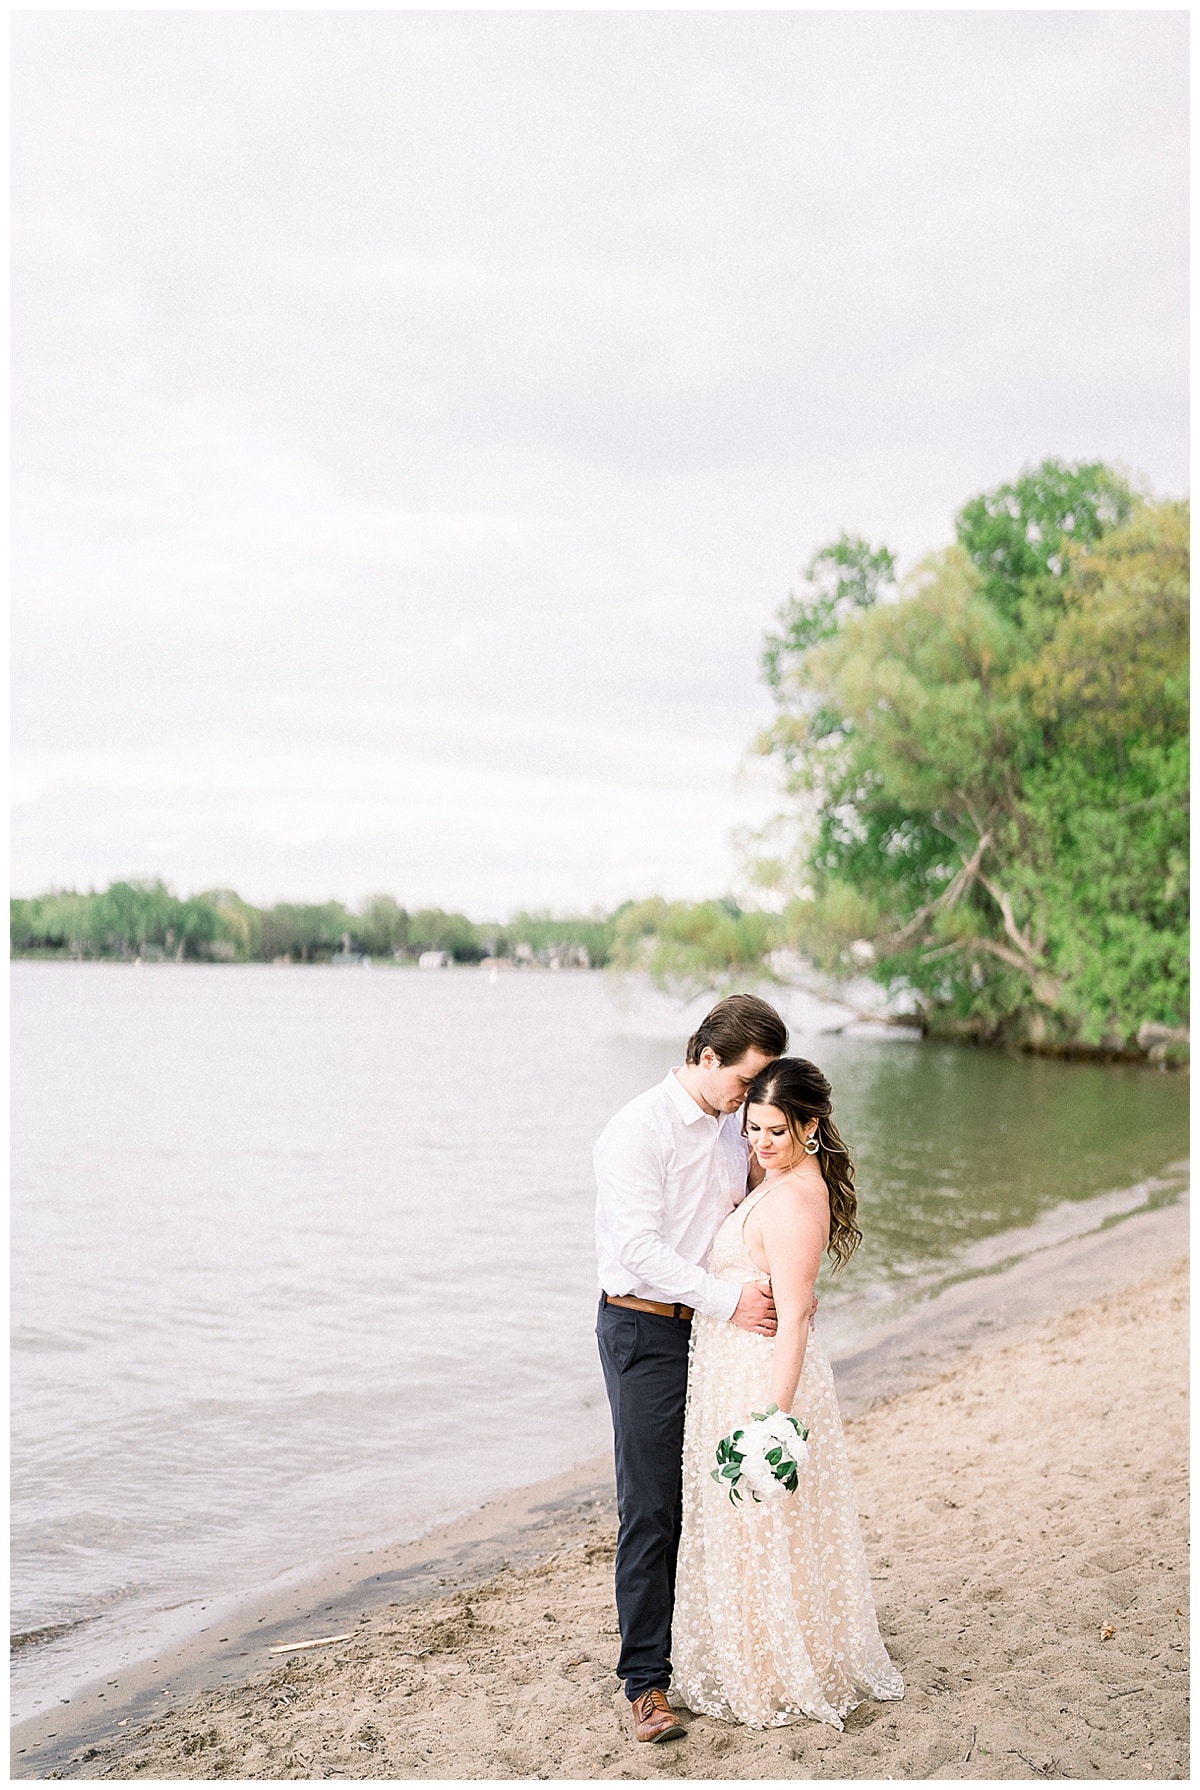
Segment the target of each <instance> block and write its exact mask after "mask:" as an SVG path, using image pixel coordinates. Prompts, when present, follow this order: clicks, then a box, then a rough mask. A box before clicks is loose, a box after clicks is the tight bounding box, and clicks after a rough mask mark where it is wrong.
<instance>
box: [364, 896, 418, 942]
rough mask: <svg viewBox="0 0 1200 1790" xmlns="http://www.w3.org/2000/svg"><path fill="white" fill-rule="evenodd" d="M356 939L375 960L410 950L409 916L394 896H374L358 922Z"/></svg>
mask: <svg viewBox="0 0 1200 1790" xmlns="http://www.w3.org/2000/svg"><path fill="white" fill-rule="evenodd" d="M354 936H355V938H356V939H357V941H358V943H359V944H360V945H361V946H362V948H363V950H364V951H366V952H368V953H369V955H370V956H372V957H394V956H395V954H396V952H397V951H407V950H408V948H409V922H408V914H407V912H406V911H405V909H404V908H402V907H401V906H400V904H399V902H398V901H397V900H396V899H395V897H394V896H392V895H372V896H371V897H370V899H369V900H368V901H367V902H366V903H365V904H364V906H363V909H362V912H361V913H360V914H359V915H358V917H357V919H356V920H355V922H354Z"/></svg>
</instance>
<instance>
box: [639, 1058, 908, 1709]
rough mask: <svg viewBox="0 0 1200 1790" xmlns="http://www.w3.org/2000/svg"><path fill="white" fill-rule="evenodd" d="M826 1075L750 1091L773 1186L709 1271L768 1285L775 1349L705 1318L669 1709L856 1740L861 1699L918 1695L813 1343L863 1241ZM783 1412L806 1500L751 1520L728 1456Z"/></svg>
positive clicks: (779, 1502)
mask: <svg viewBox="0 0 1200 1790" xmlns="http://www.w3.org/2000/svg"><path fill="white" fill-rule="evenodd" d="M832 1112H833V1107H832V1103H831V1100H830V1088H829V1083H828V1082H827V1081H826V1080H825V1077H824V1076H823V1075H822V1074H821V1071H820V1070H819V1069H818V1068H817V1067H816V1065H815V1064H813V1063H808V1062H805V1061H803V1060H802V1059H800V1058H797V1057H781V1058H780V1059H779V1061H778V1062H775V1063H771V1064H770V1065H769V1066H768V1067H767V1068H766V1069H764V1070H763V1071H762V1072H761V1074H759V1075H757V1076H756V1077H755V1079H754V1081H753V1082H752V1083H751V1084H750V1087H749V1088H748V1090H747V1093H746V1104H745V1107H744V1108H743V1118H742V1129H743V1133H744V1135H745V1136H746V1138H747V1139H748V1141H749V1144H750V1148H751V1150H752V1151H753V1153H754V1155H755V1156H756V1157H757V1159H758V1162H759V1163H760V1165H761V1167H762V1169H763V1180H762V1182H761V1183H760V1185H759V1186H758V1187H757V1188H756V1189H755V1190H754V1192H753V1193H751V1194H750V1195H749V1196H748V1198H746V1199H745V1200H744V1201H743V1202H742V1204H741V1205H740V1206H739V1207H738V1208H737V1210H736V1211H735V1212H733V1213H732V1214H731V1215H730V1217H729V1218H727V1219H726V1221H725V1223H724V1224H723V1225H722V1227H721V1229H720V1230H719V1231H718V1232H717V1236H716V1239H715V1241H714V1243H713V1246H712V1249H711V1251H710V1253H709V1260H708V1267H709V1271H710V1273H713V1274H716V1275H717V1276H719V1277H720V1278H721V1279H726V1280H746V1279H747V1278H750V1277H754V1278H757V1279H758V1280H760V1281H767V1280H769V1281H770V1283H771V1288H772V1291H773V1293H774V1295H775V1305H776V1309H777V1312H778V1317H779V1331H778V1335H777V1336H776V1337H775V1338H774V1339H771V1338H767V1337H763V1336H758V1335H754V1334H752V1333H750V1332H749V1331H745V1330H739V1329H736V1328H735V1327H734V1326H733V1325H732V1324H723V1323H721V1322H720V1321H719V1320H718V1319H716V1318H708V1317H704V1316H703V1315H701V1314H700V1313H697V1315H696V1317H695V1319H694V1320H693V1324H692V1359H691V1366H690V1370H689V1378H688V1402H687V1416H686V1419H685V1427H684V1442H683V1536H682V1540H681V1543H680V1551H679V1567H678V1578H677V1583H676V1593H675V1616H674V1621H673V1624H672V1639H673V1653H674V1676H673V1679H672V1685H671V1701H672V1702H673V1703H674V1704H676V1705H677V1706H678V1705H682V1706H683V1707H684V1708H687V1709H692V1710H695V1711H696V1713H697V1714H701V1715H713V1716H720V1717H722V1718H723V1719H724V1720H726V1721H737V1722H745V1723H746V1724H747V1725H748V1726H750V1727H752V1728H768V1727H776V1726H779V1725H781V1724H783V1723H786V1722H796V1721H800V1720H801V1719H802V1718H803V1717H805V1716H813V1717H815V1718H816V1719H817V1720H818V1721H823V1722H829V1723H831V1724H832V1725H833V1726H834V1727H835V1728H840V1727H841V1726H842V1718H843V1717H844V1716H845V1715H847V1714H848V1712H849V1711H850V1710H851V1709H853V1708H854V1707H855V1706H856V1705H857V1704H858V1703H859V1702H861V1701H862V1700H863V1698H864V1697H875V1698H879V1699H891V1698H895V1697H901V1696H903V1694H904V1685H903V1682H902V1680H901V1677H900V1674H899V1673H898V1672H897V1670H896V1668H895V1667H894V1666H893V1665H892V1663H891V1661H890V1660H889V1658H888V1656H887V1652H886V1650H885V1648H884V1645H883V1642H882V1640H881V1639H880V1636H879V1625H878V1622H877V1619H876V1615H875V1602H874V1599H873V1597H872V1595H871V1581H870V1578H869V1576H868V1573H867V1561H866V1555H865V1553H864V1550H863V1544H862V1536H861V1534H860V1532H859V1527H858V1517H857V1514H856V1512H855V1508H854V1495H853V1491H852V1488H851V1484H850V1472H849V1468H848V1465H847V1462H846V1449H845V1444H844V1442H843V1439H842V1424H841V1418H840V1416H839V1414H838V1407H837V1397H836V1395H835V1392H834V1387H833V1373H832V1370H831V1369H830V1366H829V1361H828V1359H827V1357H826V1355H825V1351H824V1350H823V1349H822V1348H821V1345H820V1344H819V1343H818V1342H817V1341H816V1339H815V1337H813V1336H810V1334H809V1330H810V1325H809V1316H810V1313H811V1311H812V1308H813V1296H814V1286H815V1283H816V1278H817V1271H818V1269H819V1267H820V1265H821V1255H822V1252H823V1251H824V1250H825V1249H828V1251H829V1254H830V1257H831V1258H832V1260H833V1263H834V1266H835V1268H840V1267H841V1266H842V1265H843V1264H844V1263H845V1262H846V1261H847V1260H848V1259H849V1257H850V1255H851V1254H852V1252H853V1251H854V1249H855V1248H856V1247H857V1245H858V1244H859V1243H860V1242H861V1240H862V1233H861V1231H860V1230H859V1229H858V1226H857V1223H856V1222H855V1218H856V1210H857V1205H856V1200H855V1196H854V1170H853V1166H852V1164H851V1161H850V1157H849V1154H848V1153H847V1151H846V1148H845V1145H844V1144H843V1143H842V1140H841V1138H840V1137H839V1136H838V1131H837V1127H836V1126H835V1124H834V1122H833V1118H832ZM769 1404H776V1405H778V1407H779V1409H780V1410H781V1411H784V1412H791V1413H792V1414H793V1415H794V1416H796V1417H797V1418H799V1419H800V1421H801V1422H802V1423H804V1424H806V1425H807V1426H808V1429H809V1438H808V1459H807V1462H806V1463H805V1465H804V1466H803V1467H802V1469H801V1472H800V1483H799V1487H798V1489H797V1490H796V1491H795V1492H793V1493H790V1494H786V1493H785V1494H781V1495H780V1496H779V1497H778V1498H771V1499H769V1500H764V1501H763V1502H762V1503H756V1502H755V1501H754V1500H753V1499H752V1498H750V1497H749V1496H747V1497H746V1498H744V1499H743V1501H742V1503H741V1504H740V1505H738V1506H737V1507H735V1506H733V1505H732V1504H731V1503H730V1499H729V1496H728V1492H727V1489H726V1488H725V1487H724V1486H722V1485H718V1484H717V1483H715V1482H714V1480H713V1479H712V1477H711V1473H712V1468H713V1466H714V1465H715V1462H716V1447H717V1443H718V1442H719V1441H720V1440H721V1438H722V1437H723V1436H727V1435H729V1434H730V1433H731V1431H732V1430H734V1429H735V1428H737V1427H738V1426H739V1425H740V1424H743V1423H745V1421H746V1420H747V1419H748V1418H749V1417H750V1416H751V1415H752V1414H753V1413H754V1412H756V1411H757V1412H760V1413H761V1412H763V1411H765V1410H766V1408H767V1406H768V1405H769Z"/></svg>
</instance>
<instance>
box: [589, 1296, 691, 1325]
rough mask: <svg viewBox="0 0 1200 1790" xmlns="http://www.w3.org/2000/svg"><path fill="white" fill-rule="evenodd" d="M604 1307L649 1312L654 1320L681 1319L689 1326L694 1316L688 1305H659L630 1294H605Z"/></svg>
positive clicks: (656, 1302) (651, 1300) (653, 1300)
mask: <svg viewBox="0 0 1200 1790" xmlns="http://www.w3.org/2000/svg"><path fill="white" fill-rule="evenodd" d="M604 1303H605V1305H620V1306H623V1307H624V1308H625V1310H626V1311H650V1312H653V1313H654V1316H655V1317H656V1318H682V1319H683V1321H684V1323H685V1324H690V1323H691V1321H692V1319H693V1317H694V1316H695V1313H694V1311H693V1310H692V1308H691V1306H690V1305H660V1304H659V1302H658V1300H657V1299H635V1298H634V1297H633V1294H632V1293H605V1295H604Z"/></svg>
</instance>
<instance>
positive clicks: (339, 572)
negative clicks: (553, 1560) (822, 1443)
mask: <svg viewBox="0 0 1200 1790" xmlns="http://www.w3.org/2000/svg"><path fill="white" fill-rule="evenodd" d="M1186 30H1187V23H1186V16H1185V14H1183V13H1182V12H1160V13H1153V12H1125V13H1113V12H1107V13H1087V12H1072V13H1036V12H1009V13H979V12H974V13H965V12H964V13H931V12H924V13H908V14H905V13H896V12H891V13H862V12H860V13H841V14H839V13H807V14H806V13H800V12H791V13H784V12H778V13H766V12H757V13H732V12H728V13H712V12H708V13H661V12H658V13H629V12H614V13H570V12H557V13H536V12H532V13H531V12H513V13H501V12H491V13H457V14H448V13H423V14H422V13H405V12H375V13H371V12H357V13H335V12H324V13H320V12H317V13H314V12H306V13H299V12H295V13H270V12H267V13H263V12H259V13H248V12H243V13H236V12H235V13H223V14H205V13H201V12H191V13H171V12H125V13H120V14H116V13H112V14H105V13H101V12H60V13H57V14H50V13H47V14H30V13H26V14H24V15H21V14H18V15H17V18H16V30H15V54H14V78H15V114H14V129H15V199H14V223H15V235H16V261H17V278H16V298H15V308H14V317H15V343H16V347H15V361H14V394H15V413H16V434H15V449H14V468H15V489H16V498H15V510H14V532H15V548H16V589H15V605H14V607H15V660H14V664H15V674H16V688H15V702H14V714H15V769H16V796H17V806H16V817H15V835H14V837H15V845H14V871H13V880H14V887H15V889H16V890H17V892H19V893H31V892H34V891H36V890H40V889H43V888H46V887H49V886H51V885H60V886H61V885H72V884H74V885H77V886H86V885H88V884H91V883H94V884H97V885H101V886H102V885H103V884H104V883H105V882H106V881H107V880H108V879H109V878H111V877H115V876H123V875H124V876H129V875H135V876H137V875H141V876H144V875H150V874H154V873H159V874H162V875H164V876H165V877H166V878H167V879H168V880H169V881H170V882H172V883H173V884H174V885H175V886H176V887H177V888H178V889H180V890H181V891H190V890H195V889H200V888H204V887H211V886H214V885H225V886H233V887H235V888H237V889H239V890H240V891H241V892H242V893H243V894H244V895H246V896H247V897H249V898H250V899H252V900H260V901H262V900H273V899H288V898H291V899H302V900H303V899H311V900H319V899H325V898H327V897H329V896H338V897H340V898H342V899H345V900H350V901H354V900H356V899H358V898H360V897H361V896H363V895H365V894H367V893H368V892H370V891H372V890H376V889H383V890H390V891H391V892H393V893H395V894H396V895H397V896H398V897H399V898H400V899H401V900H402V901H405V902H407V903H408V904H409V905H419V904H422V903H430V902H436V903H440V904H442V905H444V906H448V907H461V908H463V909H465V910H466V911H467V912H468V913H470V914H472V915H474V916H476V917H489V916H496V917H499V916H503V915H504V914H506V913H508V912H509V911H510V910H511V909H513V908H515V907H516V906H518V905H545V906H550V907H552V908H554V909H557V910H564V909H569V908H575V907H589V906H591V905H593V904H596V903H600V904H604V905H608V904H611V903H614V902H616V901H618V900H620V899H622V898H623V897H625V896H629V895H645V894H650V893H654V892H660V893H663V894H666V895H668V896H693V897H699V896H704V895H709V894H718V893H721V892H723V891H724V890H726V889H728V888H731V887H734V886H736V881H737V868H736V854H735V852H734V850H733V848H732V847H731V843H730V835H731V832H732V830H733V829H734V828H735V827H736V826H738V825H745V824H754V823H757V822H759V821H761V820H762V819H763V818H765V816H766V815H767V813H768V812H769V811H770V808H771V807H772V805H773V800H774V798H773V795H772V791H771V788H770V784H769V780H768V779H767V778H766V775H765V772H764V770H763V768H762V767H761V766H759V767H757V768H754V767H752V769H751V771H750V772H749V773H748V774H747V773H742V772H740V771H739V766H740V765H741V764H742V762H743V759H744V756H745V751H746V747H747V745H748V743H749V741H750V740H751V738H752V737H753V735H754V733H755V731H756V730H757V729H758V728H760V727H761V726H762V725H763V724H764V723H765V722H766V721H767V720H768V718H769V714H770V705H769V701H768V698H767V695H766V692H765V690H764V688H763V686H762V684H761V682H760V681H759V676H758V653H759V647H760V642H761V637H762V634H763V631H764V629H765V628H766V627H767V626H768V625H769V623H770V621H771V618H772V615H773V613H774V611H775V610H776V609H777V607H778V605H779V604H780V603H781V602H782V600H783V599H784V598H785V596H786V594H787V592H788V589H789V587H790V586H792V585H794V584H795V583H796V582H797V579H798V576H799V573H800V571H801V569H802V567H803V566H804V564H805V563H806V562H807V560H808V559H809V557H810V556H811V554H812V552H813V551H814V550H815V549H816V548H817V547H819V546H820V545H822V544H823V543H824V542H825V541H827V540H829V539H830V538H832V537H833V536H835V535H836V534H837V532H838V531H839V530H840V529H841V528H843V527H844V528H848V529H850V530H853V531H856V532H861V533H863V534H865V535H867V536H868V537H869V538H870V539H872V540H873V541H883V542H886V543H888V544H889V545H891V546H892V547H893V549H894V550H896V551H898V552H899V553H900V555H901V557H902V562H903V563H906V564H911V563H912V561H913V560H914V559H915V558H916V557H918V556H919V555H920V554H921V553H922V552H923V551H925V550H927V549H928V548H930V547H932V546H935V545H938V544H940V543H942V542H944V541H946V540H948V539H950V538H951V534H952V527H953V515H954V511H955V510H956V508H957V507H958V506H959V505H960V504H961V503H962V501H963V500H964V499H965V498H967V497H968V496H970V495H971V494H972V493H974V492H975V491H978V490H980V489H983V488H984V487H986V486H988V485H989V484H994V483H996V482H997V481H999V480H1001V479H1003V478H1006V477H1009V476H1011V475H1013V474H1015V473H1016V472H1017V471H1018V470H1019V469H1020V468H1021V467H1022V466H1023V465H1025V464H1026V463H1029V462H1032V461H1036V460H1039V459H1041V458H1043V457H1044V456H1045V455H1047V454H1056V455H1062V456H1066V457H1068V458H1089V459H1090V458H1095V457H1101V458H1104V459H1107V460H1111V461H1115V462H1117V463H1120V464H1122V465H1124V466H1125V467H1127V468H1128V469H1130V470H1131V471H1133V472H1134V473H1136V474H1137V475H1138V476H1139V477H1141V478H1142V479H1143V480H1144V481H1145V482H1146V483H1147V484H1148V485H1149V487H1151V488H1152V489H1153V490H1154V491H1155V492H1157V493H1159V494H1161V495H1182V494H1183V493H1184V492H1185V491H1186V489H1187V463H1186V457H1185V452H1186V383H1185V326H1186V294H1185V266H1186V191H1185V170H1186V69H1187V43H1186Z"/></svg>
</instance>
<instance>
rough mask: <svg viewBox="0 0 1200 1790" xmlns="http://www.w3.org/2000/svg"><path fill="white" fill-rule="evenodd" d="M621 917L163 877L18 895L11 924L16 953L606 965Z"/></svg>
mask: <svg viewBox="0 0 1200 1790" xmlns="http://www.w3.org/2000/svg"><path fill="white" fill-rule="evenodd" d="M627 905H628V904H627ZM614 919H615V916H613V915H607V916H596V915H590V916H580V917H578V918H573V919H565V920H562V919H559V920H555V919H551V918H550V917H549V916H548V915H545V914H526V913H520V914H516V915H514V916H513V918H512V919H511V920H508V921H506V922H505V923H504V924H500V923H486V922H485V923H477V922H475V921H473V920H469V919H468V918H467V916H466V915H465V914H459V913H447V912H446V911H445V910H444V909H442V908H440V907H433V908H428V907H427V908H417V909H415V910H414V911H411V912H410V911H409V909H407V908H405V907H403V906H402V905H401V904H400V902H398V901H396V900H395V899H394V897H392V896H391V895H375V896H373V897H372V898H371V899H370V900H369V901H367V902H365V903H364V904H363V905H362V906H361V908H360V909H359V910H358V911H355V910H353V909H351V908H349V907H345V906H343V904H342V903H341V902H340V901H325V902H320V903H315V904H313V903H302V902H280V903H277V904H276V905H275V906H274V907H261V908H260V907H255V906H253V904H252V903H250V902H248V901H243V900H242V898H241V896H240V895H237V894H235V892H234V891H233V890H232V889H209V890H206V891H205V892H204V893H203V894H200V895H190V896H187V897H186V898H184V897H181V896H178V895H176V894H174V893H173V892H172V891H171V889H169V888H168V886H167V885H166V883H164V882H162V881H160V880H159V879H157V878H155V879H153V880H146V881H136V882H116V883H110V884H109V886H108V888H107V889H105V890H103V891H102V892H90V893H88V894H78V893H76V892H75V891H74V890H54V891H52V892H51V893H50V894H47V895H36V896H33V897H32V898H30V899H27V900H14V901H12V902H11V903H10V936H11V942H12V951H13V955H14V956H17V957H67V958H76V959H82V958H113V959H116V960H125V961H132V960H133V959H134V958H138V957H140V958H142V959H143V960H145V959H147V958H150V959H155V958H175V959H177V960H178V961H180V962H183V961H192V962H210V963H213V962H215V963H274V962H277V961H278V960H279V959H281V958H283V959H286V960H288V961H289V962H292V963H328V962H330V961H331V960H332V959H334V958H335V957H338V956H343V957H344V956H346V955H347V954H353V955H364V956H368V957H373V958H391V959H398V960H400V961H403V960H405V959H412V960H413V961H415V960H416V959H417V958H419V957H420V956H421V955H422V954H423V953H424V952H426V951H439V952H444V953H445V954H446V956H447V957H449V958H450V959H451V960H452V961H454V962H455V963H478V962H480V961H481V960H482V959H483V958H485V957H496V958H511V959H514V960H516V961H523V962H542V963H550V962H552V961H557V962H558V963H560V964H570V965H575V964H580V965H582V964H594V965H603V964H606V963H607V962H608V960H609V954H610V948H611V943H612V935H613V923H614Z"/></svg>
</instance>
